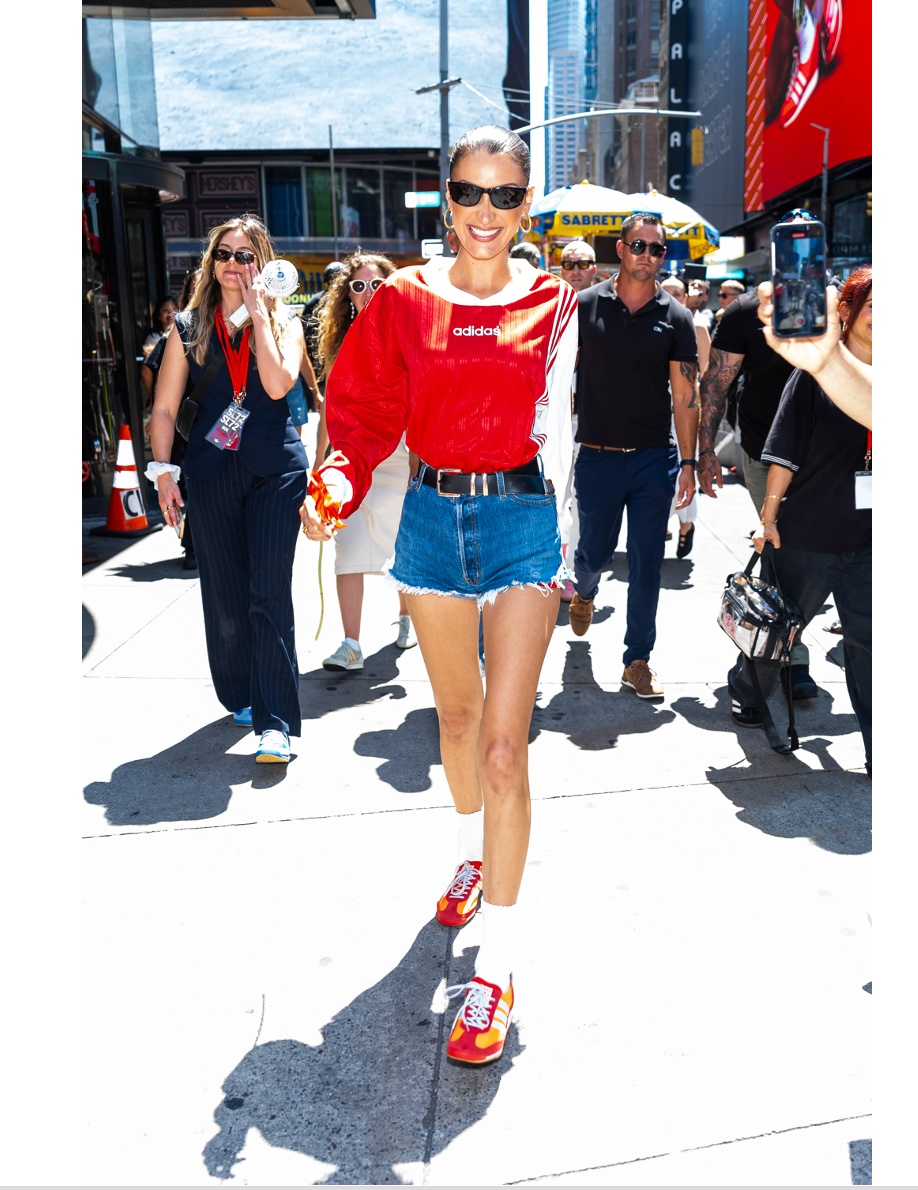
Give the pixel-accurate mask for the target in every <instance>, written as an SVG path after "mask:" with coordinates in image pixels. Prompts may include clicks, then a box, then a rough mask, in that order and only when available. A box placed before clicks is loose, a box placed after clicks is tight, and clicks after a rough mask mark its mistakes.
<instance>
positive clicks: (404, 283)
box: [325, 260, 577, 517]
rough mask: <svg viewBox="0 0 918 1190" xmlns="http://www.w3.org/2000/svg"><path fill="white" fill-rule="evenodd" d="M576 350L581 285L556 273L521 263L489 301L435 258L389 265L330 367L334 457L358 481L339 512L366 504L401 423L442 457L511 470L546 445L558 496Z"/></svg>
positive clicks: (468, 466)
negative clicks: (452, 278) (458, 282)
mask: <svg viewBox="0 0 918 1190" xmlns="http://www.w3.org/2000/svg"><path fill="white" fill-rule="evenodd" d="M512 263H515V262H512ZM576 355H577V295H576V293H575V292H574V290H573V289H572V288H571V286H570V285H568V284H567V282H566V281H562V280H560V279H559V278H558V277H554V276H552V275H551V274H549V273H543V272H539V271H536V270H535V269H532V268H531V267H530V266H529V265H528V264H521V265H519V266H518V269H517V272H516V276H515V277H514V279H513V281H512V282H511V283H510V284H509V285H508V286H507V287H506V288H505V289H503V290H502V291H501V292H500V293H498V294H495V295H494V296H493V297H491V298H486V299H484V300H482V299H480V298H475V297H472V296H471V295H470V294H467V293H465V292H464V291H462V290H459V289H456V288H455V287H454V286H452V285H451V284H450V283H449V280H448V275H447V270H446V269H445V268H444V266H443V264H442V263H441V262H439V261H436V260H434V261H431V262H429V263H428V264H426V265H424V266H412V267H410V268H406V269H400V270H399V271H398V272H396V273H393V274H392V275H391V276H390V277H388V278H387V280H386V282H385V283H384V284H383V285H382V286H380V288H379V289H378V290H377V291H376V293H375V295H374V296H373V297H372V298H371V300H370V301H369V302H368V303H367V304H366V306H365V307H364V308H363V310H362V311H361V312H360V314H359V315H358V316H357V319H356V320H355V322H354V325H353V326H352V327H351V329H350V330H349V331H348V333H347V335H346V336H345V339H344V343H343V344H342V346H341V350H340V351H339V353H338V358H337V360H336V361H335V365H334V367H333V368H332V370H331V373H330V375H329V378H328V385H327V389H326V404H325V418H326V424H327V426H328V435H329V439H330V441H331V443H332V446H333V447H334V449H335V450H337V451H340V452H341V453H342V454H343V455H344V456H345V458H346V460H347V462H346V463H343V462H341V461H340V456H339V461H338V462H337V463H336V464H334V465H335V467H336V468H337V469H338V470H339V471H341V472H342V473H343V474H344V476H345V478H346V479H347V480H348V481H349V482H350V484H351V486H352V488H353V497H352V499H351V500H349V501H348V502H347V503H345V504H344V505H343V507H342V509H341V515H342V516H343V517H346V516H347V514H348V513H349V512H350V511H352V510H353V509H354V508H356V507H358V505H359V504H360V502H361V500H362V499H363V497H364V496H365V495H366V493H367V490H368V489H369V486H370V482H371V480H372V478H373V468H374V467H375V466H376V465H377V464H378V463H380V462H381V461H382V460H383V459H385V458H387V457H388V456H389V455H390V454H391V453H392V451H393V450H394V449H395V447H396V445H397V444H398V442H399V440H400V438H401V436H402V434H403V433H405V434H406V441H407V444H408V446H409V448H410V449H411V450H413V451H414V452H415V454H417V455H419V456H420V457H421V459H423V460H424V462H425V463H428V464H429V465H430V466H431V467H436V468H447V467H452V468H458V469H459V470H460V471H477V472H482V471H505V470H507V469H509V468H513V467H519V466H521V465H522V464H523V463H528V462H529V461H530V460H531V459H533V458H534V457H535V456H536V454H541V456H542V462H543V466H544V470H545V474H546V475H547V476H548V478H549V479H551V480H553V481H554V485H555V491H556V492H557V493H558V495H559V496H560V495H561V493H563V492H564V489H565V486H566V484H567V477H568V472H569V470H570V465H571V456H572V452H573V444H572V437H571V377H572V375H573V370H574V363H575V360H576Z"/></svg>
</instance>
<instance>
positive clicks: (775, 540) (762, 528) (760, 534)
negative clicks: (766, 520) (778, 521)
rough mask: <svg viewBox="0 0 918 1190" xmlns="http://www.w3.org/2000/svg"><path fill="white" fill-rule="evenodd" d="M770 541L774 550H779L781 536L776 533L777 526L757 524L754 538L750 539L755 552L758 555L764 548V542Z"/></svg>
mask: <svg viewBox="0 0 918 1190" xmlns="http://www.w3.org/2000/svg"><path fill="white" fill-rule="evenodd" d="M766 541H770V542H771V544H772V545H773V546H774V547H775V549H776V550H779V549H780V548H781V534H780V533H779V532H778V526H777V525H766V524H763V523H761V522H760V523H759V527H758V529H756V532H755V537H753V539H752V544H753V545H754V546H755V552H756V553H757V554H760V553H761V552H762V550H763V549H764V548H765V542H766Z"/></svg>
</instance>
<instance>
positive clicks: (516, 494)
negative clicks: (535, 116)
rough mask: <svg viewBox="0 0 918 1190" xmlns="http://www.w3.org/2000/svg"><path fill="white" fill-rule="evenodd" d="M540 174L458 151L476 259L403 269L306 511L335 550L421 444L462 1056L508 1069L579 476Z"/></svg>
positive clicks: (335, 385)
mask: <svg viewBox="0 0 918 1190" xmlns="http://www.w3.org/2000/svg"><path fill="white" fill-rule="evenodd" d="M529 168H530V162H529V149H528V147H527V146H526V144H525V142H524V141H523V140H521V138H520V137H519V136H518V135H517V134H516V133H515V132H510V131H508V130H507V129H506V128H499V127H497V126H496V125H492V124H489V125H484V126H483V127H480V128H475V129H472V131H470V132H467V133H466V134H465V135H464V136H462V137H461V138H460V139H459V140H458V141H457V142H456V146H455V148H454V149H453V153H452V157H451V160H450V171H449V182H448V192H447V211H446V217H445V222H446V223H447V225H448V226H450V227H451V228H452V229H453V230H454V232H455V234H456V238H457V241H458V245H459V252H458V254H457V256H456V257H455V259H450V260H449V261H447V262H438V261H436V259H434V260H432V261H430V262H429V263H428V264H426V265H424V266H423V267H417V266H416V267H411V268H406V269H401V270H399V271H398V272H397V273H394V274H393V275H392V276H391V277H389V278H387V280H386V281H385V282H384V283H383V284H382V285H381V286H380V288H379V290H378V292H377V293H376V295H375V297H373V298H372V299H371V301H369V302H368V303H367V305H366V306H365V307H364V309H363V310H362V312H361V313H360V314H359V315H358V317H357V321H356V322H355V324H354V326H353V327H352V329H351V330H350V331H349V332H348V334H347V336H346V337H345V340H344V343H343V344H342V347H341V350H340V352H339V355H338V359H337V362H336V363H335V367H334V369H333V371H332V373H331V375H330V376H329V381H328V389H327V394H328V395H327V400H326V417H327V419H328V430H329V436H330V438H331V444H332V447H333V448H334V453H333V454H332V455H330V456H329V458H328V459H327V460H326V462H325V463H324V465H323V466H322V467H320V468H319V469H318V472H317V473H316V474H314V475H313V479H312V481H311V483H310V499H309V500H308V501H307V502H306V504H305V505H304V508H303V523H304V526H305V528H306V531H307V534H308V535H309V536H310V537H311V538H312V539H313V540H316V541H321V540H328V539H329V538H331V537H332V536H333V533H334V525H335V524H336V523H337V521H338V519H339V518H340V519H342V520H345V521H348V520H349V518H350V514H351V512H352V510H353V509H354V508H356V507H359V505H360V503H361V501H362V500H363V499H364V497H365V495H366V492H367V491H368V489H369V486H370V482H371V477H372V474H373V469H374V467H375V466H376V464H377V462H378V461H379V460H380V459H384V458H386V456H387V455H388V454H389V453H390V452H391V451H392V450H393V449H394V448H395V447H396V445H397V443H398V442H399V440H400V438H401V436H402V434H403V433H405V432H406V433H407V442H408V445H409V447H410V448H411V449H412V450H413V451H415V452H416V453H417V455H418V456H419V458H420V460H421V462H420V469H419V471H418V474H417V475H416V476H414V478H413V479H412V480H411V483H410V486H409V488H408V492H407V494H406V496H405V500H404V505H403V508H402V517H401V523H400V525H399V531H398V538H397V540H396V544H395V556H394V559H393V561H392V563H391V565H390V567H389V571H388V573H389V575H390V577H391V578H392V580H393V581H394V582H395V584H396V586H397V587H398V588H399V590H401V591H402V592H404V594H405V596H406V598H407V600H408V607H409V610H410V612H411V619H412V623H413V625H414V628H415V631H416V632H417V635H418V641H419V643H420V647H421V652H422V654H423V657H424V663H425V665H426V667H427V672H428V675H429V676H430V681H431V685H432V686H433V694H434V700H435V702H436V706H437V713H438V715H439V720H440V751H441V755H442V759H443V766H444V769H445V772H446V776H447V780H448V781H449V786H450V791H451V792H452V795H453V798H454V801H455V804H456V810H457V811H458V815H457V817H458V819H459V822H458V824H457V825H458V826H459V847H460V852H459V856H458V858H459V861H460V862H459V865H458V867H457V868H456V870H455V874H454V875H453V876H452V877H451V879H450V881H449V883H448V884H447V887H446V890H445V892H444V893H443V895H442V897H440V899H439V901H438V902H437V917H438V919H439V921H440V922H441V923H443V924H444V925H448V926H457V927H458V926H463V925H465V924H466V923H467V922H468V921H470V920H471V919H472V917H473V916H474V915H475V913H476V912H477V911H478V910H479V906H480V907H481V912H482V915H483V932H482V942H481V946H480V948H479V951H478V957H477V960H476V963H475V978H474V979H473V980H471V981H470V982H469V983H468V984H464V985H462V986H460V987H456V988H451V989H447V990H448V992H449V993H450V994H455V995H461V996H462V997H463V1003H462V1007H461V1009H460V1011H459V1014H458V1016H457V1017H456V1020H455V1021H454V1024H453V1027H452V1030H451V1032H450V1036H449V1042H448V1045H447V1056H448V1057H449V1058H451V1059H452V1060H454V1061H457V1062H464V1063H467V1064H470V1065H475V1066H480V1065H483V1064H485V1063H488V1062H492V1061H496V1060H497V1059H498V1058H500V1056H501V1054H502V1053H503V1050H504V1043H505V1041H506V1037H507V1029H508V1027H509V1024H510V1019H511V1013H512V1012H513V1007H514V995H515V993H514V988H513V983H512V973H513V970H514V967H515V959H516V955H517V950H516V948H517V945H518V941H517V935H518V931H519V926H518V908H517V898H518V896H519V891H520V884H521V881H522V877H523V870H524V868H525V865H526V852H527V848H528V845H529V823H530V800H529V772H528V734H529V723H530V719H531V717H532V707H533V704H534V701H535V696H536V687H537V684H538V679H539V672H540V670H541V667H542V662H543V660H544V657H545V653H546V651H547V649H548V644H549V641H550V640H551V635H552V631H553V629H554V625H555V620H556V617H557V614H558V607H559V603H560V584H561V582H562V580H563V579H564V578H565V576H566V573H567V572H566V570H565V567H564V565H563V562H562V558H561V539H560V535H559V532H558V517H557V511H556V504H555V496H554V493H555V492H558V493H562V492H563V491H564V488H565V484H566V482H567V472H568V468H569V467H570V458H571V428H570V427H571V407H570V392H571V376H572V373H573V368H574V358H575V355H576V351H577V298H576V294H575V293H574V291H573V290H572V289H571V287H570V286H569V285H566V284H564V282H563V281H562V280H561V279H560V278H558V277H556V276H553V275H551V274H550V273H547V272H544V271H541V270H535V269H532V268H530V267H529V265H528V264H524V263H522V262H521V261H516V260H511V259H510V257H509V250H510V246H511V244H513V243H514V241H515V239H516V236H517V232H518V229H519V228H520V225H521V222H523V221H527V216H528V213H529V207H530V204H531V203H532V198H533V191H532V187H531V186H530V184H529ZM524 230H526V229H524ZM480 616H481V617H483V621H484V640H485V653H486V656H487V666H488V679H487V690H486V692H485V691H483V690H482V680H481V671H480V668H479V658H478V626H479V618H480ZM415 1044H416V1045H417V1044H419V1041H416V1042H415Z"/></svg>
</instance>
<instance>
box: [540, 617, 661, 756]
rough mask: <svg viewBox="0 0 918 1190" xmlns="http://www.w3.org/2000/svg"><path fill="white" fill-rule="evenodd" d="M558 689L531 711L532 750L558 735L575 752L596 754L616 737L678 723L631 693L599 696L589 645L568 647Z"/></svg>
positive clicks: (581, 643) (600, 690) (610, 745)
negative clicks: (549, 734) (550, 734)
mask: <svg viewBox="0 0 918 1190" xmlns="http://www.w3.org/2000/svg"><path fill="white" fill-rule="evenodd" d="M561 683H562V689H561V692H560V693H559V694H556V695H555V696H554V698H553V699H552V700H551V702H549V703H547V704H546V705H545V706H544V707H543V706H538V705H537V706H536V707H535V710H534V711H533V713H532V723H531V725H530V728H529V742H530V744H531V743H532V742H533V740H535V739H537V738H538V736H539V734H540V733H541V732H543V731H557V732H560V733H561V734H562V735H566V736H567V737H568V739H569V740H570V741H571V743H572V744H576V746H577V747H578V748H583V749H584V750H585V751H588V752H596V751H601V750H602V749H605V748H614V747H615V746H616V744H617V742H618V736H619V735H639V734H643V733H644V732H648V731H656V729H657V728H658V727H662V726H663V725H664V724H666V723H672V722H673V720H674V719H675V718H676V716H675V715H674V714H673V712H672V711H670V710H656V709H655V707H654V706H653V705H652V704H651V703H649V702H648V701H646V700H644V699H640V698H637V697H636V696H635V695H634V693H633V692H632V691H630V690H627V691H626V690H624V689H622V690H621V691H615V692H611V691H608V690H603V688H602V687H601V686H600V685H599V683H598V682H597V681H596V679H595V678H594V677H593V659H592V657H591V656H590V643H589V641H572V642H570V643H569V644H568V646H567V656H566V657H565V659H564V670H563V672H562V674H561Z"/></svg>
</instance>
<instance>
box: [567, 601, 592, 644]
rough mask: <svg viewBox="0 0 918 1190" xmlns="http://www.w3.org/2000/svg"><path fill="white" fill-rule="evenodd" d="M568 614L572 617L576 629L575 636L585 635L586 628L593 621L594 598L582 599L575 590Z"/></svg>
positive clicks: (572, 625) (572, 626) (572, 623)
mask: <svg viewBox="0 0 918 1190" xmlns="http://www.w3.org/2000/svg"><path fill="white" fill-rule="evenodd" d="M567 614H568V617H569V618H570V622H571V628H573V630H574V636H585V635H586V630H587V629H588V628H589V626H590V624H591V623H592V621H593V600H592V599H581V598H580V596H579V595H578V594H577V592H576V591H575V592H574V598H573V599H572V600H571V603H570V605H569V607H568V609H567Z"/></svg>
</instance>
